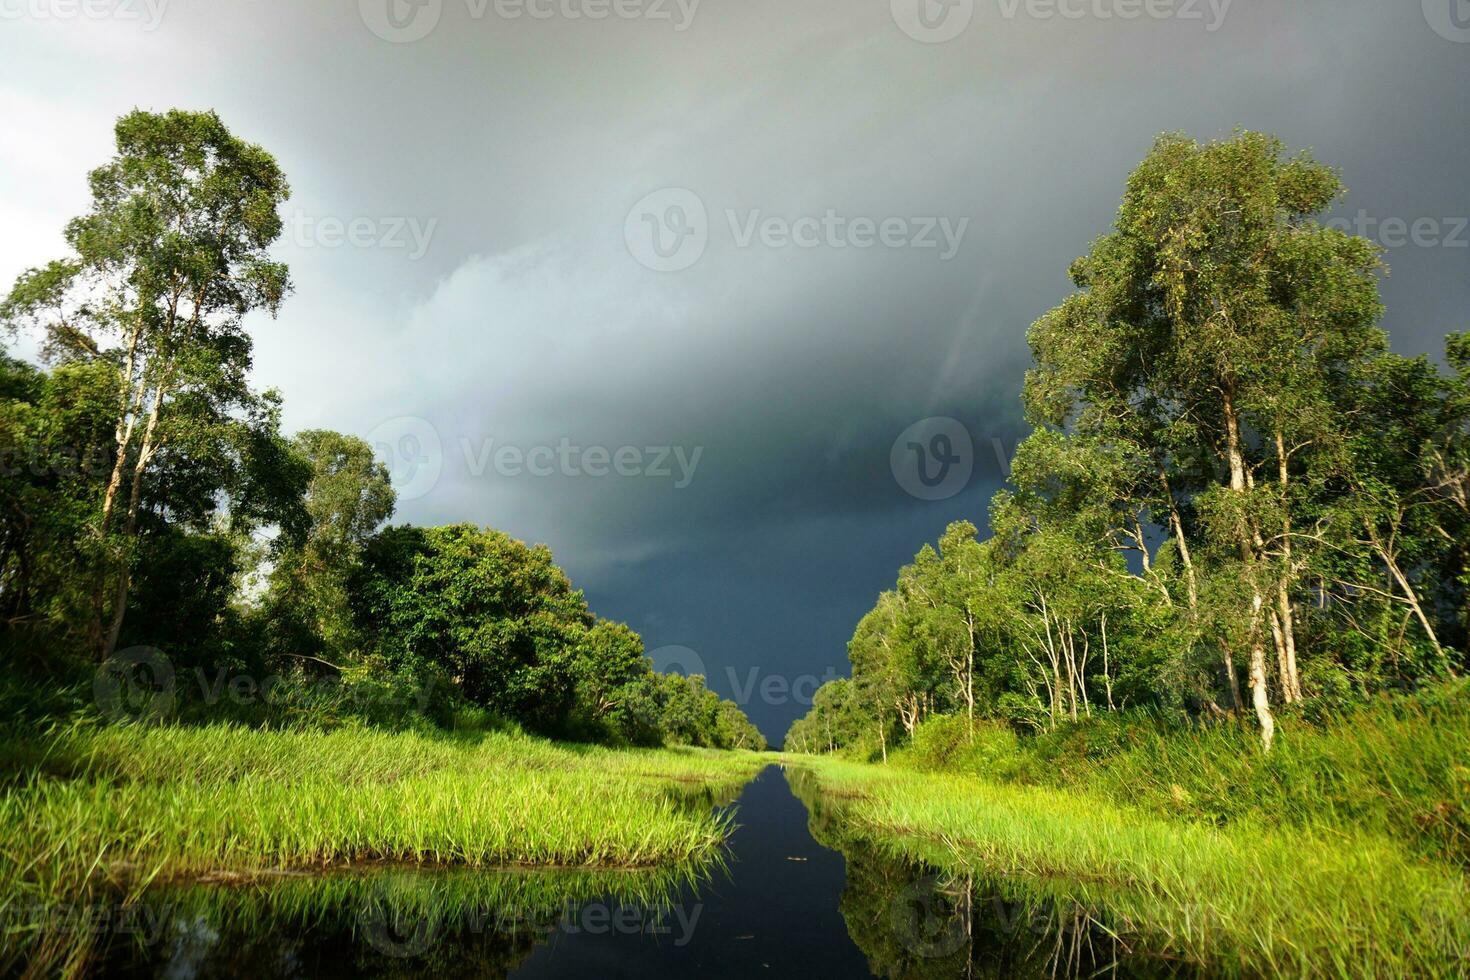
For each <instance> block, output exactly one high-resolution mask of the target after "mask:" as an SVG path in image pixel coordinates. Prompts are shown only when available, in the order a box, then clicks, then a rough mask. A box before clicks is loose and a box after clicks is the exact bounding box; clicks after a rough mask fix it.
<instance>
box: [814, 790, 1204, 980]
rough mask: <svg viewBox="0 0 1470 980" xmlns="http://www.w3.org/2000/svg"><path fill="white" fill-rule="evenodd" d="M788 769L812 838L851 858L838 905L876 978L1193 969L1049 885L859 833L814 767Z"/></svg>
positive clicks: (1150, 973)
mask: <svg viewBox="0 0 1470 980" xmlns="http://www.w3.org/2000/svg"><path fill="white" fill-rule="evenodd" d="M786 776H787V779H788V781H789V782H790V783H791V786H792V791H793V792H794V793H795V794H796V796H797V797H798V798H800V799H801V800H802V802H804V803H805V804H806V805H807V810H808V817H809V819H808V829H809V830H810V832H811V834H812V836H813V837H814V838H815V839H816V840H817V841H818V842H819V843H821V844H822V845H823V846H825V847H830V848H832V849H834V850H838V851H841V853H842V855H843V857H844V858H846V861H847V880H846V884H845V885H844V887H843V890H842V896H841V898H840V899H839V907H840V909H841V911H842V918H843V921H844V922H845V923H846V925H847V930H848V934H849V935H850V936H851V937H852V940H853V942H854V943H856V944H857V946H858V948H859V949H860V950H862V953H863V955H864V956H866V957H867V960H868V968H869V970H870V971H871V972H872V974H873V975H874V976H878V977H887V978H892V980H910V978H915V980H917V978H941V977H943V978H949V977H1038V978H1039V977H1046V978H1072V977H1094V976H1129V977H1172V976H1181V975H1188V974H1190V973H1191V972H1192V970H1191V968H1190V967H1188V966H1186V965H1185V964H1180V963H1177V962H1174V961H1171V960H1168V959H1166V958H1163V957H1160V956H1154V955H1150V954H1149V953H1148V952H1147V951H1146V950H1143V949H1141V948H1139V947H1137V946H1135V945H1133V944H1132V943H1130V942H1128V941H1125V940H1124V939H1123V938H1121V937H1119V936H1118V935H1115V934H1114V933H1113V932H1112V931H1111V930H1109V929H1108V927H1107V925H1106V924H1105V922H1104V920H1103V918H1102V917H1101V915H1100V914H1099V913H1096V912H1094V911H1092V910H1089V909H1086V908H1084V907H1082V906H1079V905H1077V904H1076V903H1074V902H1069V901H1066V900H1063V899H1059V898H1058V897H1057V896H1056V895H1054V894H1049V893H1048V890H1047V888H1046V885H1045V883H1041V882H1026V881H1021V880H1002V879H987V878H985V877H984V876H981V875H976V874H972V873H961V874H956V873H948V872H944V871H941V870H939V869H936V868H933V867H930V866H928V865H925V864H919V863H914V862H910V861H907V860H903V859H899V858H894V857H892V856H889V855H886V854H884V853H881V852H880V851H878V850H876V849H875V848H873V847H871V846H868V845H866V844H863V843H861V842H859V841H856V840H853V839H851V837H850V835H847V834H845V833H844V832H843V831H842V829H841V826H840V824H839V822H838V820H837V819H836V815H835V809H836V808H835V807H834V806H832V805H831V804H830V803H829V802H827V801H825V800H824V799H823V798H822V796H821V795H820V794H819V793H818V791H817V786H816V782H815V780H813V779H812V777H811V776H810V775H809V774H808V773H806V772H805V771H803V770H800V769H788V770H787V773H786ZM839 805H840V801H839Z"/></svg>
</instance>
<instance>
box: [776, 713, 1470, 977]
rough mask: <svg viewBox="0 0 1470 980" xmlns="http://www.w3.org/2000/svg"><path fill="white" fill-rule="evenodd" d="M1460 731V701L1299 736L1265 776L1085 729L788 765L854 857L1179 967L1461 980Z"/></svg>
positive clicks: (1288, 732)
mask: <svg viewBox="0 0 1470 980" xmlns="http://www.w3.org/2000/svg"><path fill="white" fill-rule="evenodd" d="M1465 712H1466V697H1465V689H1464V687H1463V686H1461V687H1454V688H1446V689H1445V690H1443V691H1440V692H1436V693H1435V694H1434V695H1433V696H1431V697H1428V698H1419V699H1414V700H1399V701H1395V702H1385V703H1382V704H1378V705H1375V706H1372V707H1369V708H1366V709H1363V710H1361V711H1358V712H1353V713H1349V714H1346V715H1343V716H1341V717H1339V718H1338V719H1336V720H1334V721H1331V722H1328V723H1326V724H1323V725H1312V724H1308V723H1306V722H1305V721H1303V722H1302V723H1301V724H1299V725H1288V726H1284V731H1283V733H1282V736H1281V738H1280V740H1279V741H1278V745H1277V749H1276V751H1275V752H1273V753H1272V754H1271V755H1270V756H1263V755H1262V754H1261V753H1260V752H1259V750H1257V749H1256V748H1255V747H1254V746H1253V745H1251V744H1249V742H1248V738H1249V736H1248V734H1247V735H1242V734H1240V733H1237V732H1235V731H1234V730H1233V729H1231V728H1228V727H1222V728H1218V729H1211V730H1198V731H1194V732H1187V733H1178V732H1174V733H1170V732H1166V731H1163V730H1161V729H1150V728H1146V727H1144V728H1139V727H1135V728H1133V729H1131V730H1128V729H1123V728H1113V729H1100V728H1097V727H1094V728H1091V729H1088V728H1086V727H1081V728H1078V729H1076V730H1073V731H1070V732H1066V733H1060V734H1058V735H1057V736H1054V737H1051V738H1048V739H1041V740H1034V741H1022V742H1020V743H1017V742H1016V741H1015V740H1014V739H1012V740H1010V742H1007V741H1006V739H1005V738H1004V737H1003V736H996V735H995V734H994V733H990V734H989V735H987V736H982V737H979V738H977V740H976V742H975V743H973V744H972V743H970V742H969V741H968V740H965V741H964V742H963V743H961V742H957V741H955V740H953V739H949V740H948V741H949V743H950V744H949V745H948V747H947V748H945V747H944V743H945V742H946V739H944V738H942V737H940V736H938V735H935V734H933V733H931V734H930V736H929V737H928V738H927V739H925V738H921V739H919V740H918V744H916V745H915V746H914V747H913V748H912V749H911V750H908V751H906V752H902V753H896V754H895V755H894V758H893V762H892V764H890V765H888V766H881V765H873V764H866V763H859V762H853V761H846V760H841V759H836V758H831V757H811V756H791V757H788V761H789V762H790V763H791V764H793V765H796V766H799V767H802V768H803V769H805V770H807V771H808V772H809V773H810V774H811V778H812V779H813V780H814V781H815V783H816V784H817V787H818V788H819V792H820V795H821V800H822V802H823V804H824V805H825V806H826V807H827V808H828V810H829V814H830V815H831V816H832V817H834V818H835V821H836V823H837V825H838V826H839V828H840V832H841V834H842V835H845V836H847V837H848V838H849V839H851V840H853V841H854V842H858V843H861V844H863V845H865V846H869V847H873V848H876V849H879V850H881V851H884V852H886V853H888V854H890V855H892V856H894V857H897V858H902V859H905V860H911V861H923V862H926V863H929V864H932V865H935V866H937V867H939V868H941V869H944V870H945V871H948V872H951V873H954V874H958V875H972V876H976V877H985V878H992V879H997V878H998V879H1003V880H1004V881H1005V882H1006V883H1007V886H1008V887H1013V888H1014V889H1017V890H1019V891H1022V892H1026V893H1029V894H1030V895H1031V896H1032V897H1033V898H1035V899H1036V900H1037V901H1038V902H1049V903H1053V904H1061V905H1063V906H1070V905H1075V906H1078V907H1081V908H1082V909H1085V910H1087V911H1088V912H1089V913H1090V914H1092V915H1094V916H1096V917H1097V919H1098V920H1099V921H1101V922H1102V923H1103V924H1104V925H1105V926H1106V927H1107V928H1108V929H1110V930H1112V931H1114V932H1116V933H1118V934H1119V935H1121V936H1124V937H1125V938H1129V939H1131V940H1134V941H1137V942H1138V943H1139V944H1140V945H1142V946H1143V947H1145V948H1147V949H1149V950H1151V951H1156V952H1158V953H1159V954H1161V955H1164V956H1169V957H1179V958H1183V959H1184V960H1187V961H1189V962H1192V963H1195V964H1199V965H1202V966H1206V967H1208V968H1209V969H1211V970H1218V971H1224V972H1228V973H1235V974H1242V975H1271V976H1282V975H1304V976H1306V975H1310V976H1363V975H1373V976H1464V975H1465V974H1466V973H1467V972H1470V959H1467V956H1470V883H1467V879H1466V877H1465V874H1464V863H1465V855H1466V851H1465V847H1464V844H1465V838H1464V824H1463V814H1464V809H1463V807H1464V803H1465V797H1464V795H1463V793H1464V790H1463V786H1462V781H1463V770H1462V769H1460V768H1458V767H1462V766H1464V765H1465V761H1464V760H1465V759H1466V758H1467V751H1470V724H1467V716H1466V714H1465ZM1237 742H1239V743H1240V744H1237Z"/></svg>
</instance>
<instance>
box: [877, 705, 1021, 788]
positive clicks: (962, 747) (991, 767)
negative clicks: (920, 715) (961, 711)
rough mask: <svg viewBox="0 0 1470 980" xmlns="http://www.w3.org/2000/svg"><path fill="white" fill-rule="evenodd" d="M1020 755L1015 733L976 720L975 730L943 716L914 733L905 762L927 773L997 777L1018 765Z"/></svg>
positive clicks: (957, 717) (961, 719)
mask: <svg viewBox="0 0 1470 980" xmlns="http://www.w3.org/2000/svg"><path fill="white" fill-rule="evenodd" d="M1019 751H1020V747H1019V742H1018V740H1017V738H1016V734H1015V732H1013V731H1011V730H1010V728H1008V727H1006V726H1005V725H1003V724H1001V723H999V722H994V721H988V720H984V719H977V720H976V721H975V722H974V724H973V727H972V725H971V724H970V723H969V720H968V719H967V718H965V717H964V716H963V715H940V716H935V717H932V718H929V719H927V720H926V721H924V722H923V723H922V724H920V725H919V726H918V728H916V729H914V737H913V740H912V741H911V742H910V744H909V746H908V748H907V750H906V751H905V752H904V755H903V761H905V762H906V763H907V764H908V765H911V766H913V767H914V768H916V769H921V770H926V771H945V772H963V773H969V774H972V775H990V776H995V775H1001V774H1003V773H1005V772H1007V771H1008V770H1009V768H1010V767H1012V766H1014V765H1015V760H1016V756H1017V754H1018V752H1019Z"/></svg>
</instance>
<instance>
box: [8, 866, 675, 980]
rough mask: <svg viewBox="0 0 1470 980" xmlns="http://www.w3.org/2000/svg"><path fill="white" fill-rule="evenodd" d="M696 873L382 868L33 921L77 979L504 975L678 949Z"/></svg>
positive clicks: (102, 905)
mask: <svg viewBox="0 0 1470 980" xmlns="http://www.w3.org/2000/svg"><path fill="white" fill-rule="evenodd" d="M702 874H703V873H702V872H693V871H688V870H685V871H679V872H670V871H665V872H621V871H600V872H582V871H491V872H484V871H479V872H474V871H451V870H443V871H426V870H418V869H413V870H408V869H402V870H399V869H380V870H373V871H362V870H358V871H352V872H344V873H338V874H328V875H311V876H306V875H292V876H276V877H273V878H268V879H261V878H252V879H239V880H233V881H215V882H208V883H200V884H193V885H188V886H182V885H180V886H161V887H155V888H152V889H150V890H149V891H147V892H146V893H145V894H144V895H143V897H142V898H141V899H140V900H138V901H134V902H130V903H127V904H125V905H124V904H109V903H106V902H94V903H91V904H88V905H86V906H74V907H71V908H70V909H68V910H66V911H65V912H64V913H63V911H62V910H59V909H56V908H51V909H48V910H46V913H45V915H46V921H43V922H39V923H32V924H31V925H32V926H33V927H36V928H41V929H44V930H46V931H47V933H48V938H50V939H51V941H52V942H53V943H56V944H58V945H61V944H70V945H71V949H72V953H71V956H70V957H69V958H71V959H72V960H73V963H74V964H76V965H77V966H78V967H80V968H81V969H82V970H83V971H85V972H89V973H92V974H101V973H104V972H105V973H106V974H107V975H109V976H139V977H141V976H166V977H181V978H182V977H201V978H204V977H241V976H249V977H300V976H315V977H360V976H371V977H411V976H422V975H426V974H427V975H470V976H484V977H504V976H507V975H509V974H510V973H511V972H512V971H513V970H515V969H516V968H517V967H518V966H520V965H521V963H523V962H524V961H525V960H526V958H527V957H529V956H530V955H531V953H532V952H533V950H534V949H535V947H536V945H537V944H538V943H542V942H545V941H546V940H547V938H548V937H550V936H551V935H553V934H556V933H561V934H566V935H577V934H583V933H585V934H591V935H598V934H616V935H637V936H644V937H649V936H651V937H656V938H658V939H660V940H661V941H667V942H670V943H677V942H680V941H686V942H687V936H688V935H689V934H690V933H691V932H692V930H693V928H694V926H695V925H696V924H697V915H698V910H697V908H690V907H688V906H686V905H684V904H680V903H679V902H676V901H675V899H676V897H677V896H680V895H687V894H691V893H693V892H694V891H695V890H696V887H697V885H698V882H699V879H700V878H701V876H702Z"/></svg>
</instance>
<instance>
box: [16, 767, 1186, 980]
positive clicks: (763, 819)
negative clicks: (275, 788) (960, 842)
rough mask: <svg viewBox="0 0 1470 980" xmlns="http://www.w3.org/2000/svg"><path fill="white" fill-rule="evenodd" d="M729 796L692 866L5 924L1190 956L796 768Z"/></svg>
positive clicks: (157, 905)
mask: <svg viewBox="0 0 1470 980" xmlns="http://www.w3.org/2000/svg"><path fill="white" fill-rule="evenodd" d="M686 802H687V801H686ZM693 802H694V804H695V805H700V806H718V805H720V804H723V803H728V802H729V800H728V797H727V796H725V795H723V794H722V795H721V796H720V797H719V798H715V797H710V798H708V799H705V798H700V799H698V800H695V801H693ZM838 803H839V804H840V803H841V801H838ZM739 808H740V809H739V822H738V825H737V826H736V827H735V830H734V834H733V836H732V837H731V839H730V847H729V853H728V856H727V862H722V863H719V864H714V865H710V866H706V867H704V868H701V869H687V868H686V869H683V870H664V871H640V872H621V871H566V870H535V871H533V870H520V871H516V870H505V871H471V870H447V869H446V870H425V869H407V868H393V867H385V868H378V869H363V868H358V869H354V870H350V871H339V872H336V873H331V874H317V875H302V874H295V875H276V876H273V877H268V878H262V877H238V876H220V877H218V878H216V879H215V880H213V881H208V882H198V883H194V884H190V885H155V886H154V887H152V888H150V889H148V890H146V891H144V892H143V893H142V895H141V897H139V898H137V899H136V900H134V901H131V902H127V903H113V904H108V903H106V902H101V901H98V902H92V903H89V904H79V905H77V906H70V907H67V908H65V909H62V908H56V907H51V908H48V909H45V910H42V911H41V912H40V913H38V915H37V916H36V917H35V918H34V919H33V920H31V921H19V920H17V919H15V918H14V917H12V919H11V921H9V922H6V923H3V925H4V927H5V932H6V934H7V935H10V936H14V935H15V934H16V933H17V932H18V931H23V930H29V931H31V932H32V933H33V935H37V936H42V937H43V938H44V942H43V943H42V944H41V948H42V954H41V956H40V958H39V960H37V961H33V962H32V966H33V967H36V966H37V964H38V963H43V964H45V967H44V972H57V973H64V974H68V975H81V974H87V973H91V974H94V975H100V974H103V973H105V974H107V975H109V976H130V977H144V976H158V977H178V978H185V977H202V978H207V977H238V976H246V977H252V978H254V977H361V976H367V977H413V976H426V975H427V976H481V977H505V976H508V975H511V974H515V975H516V976H518V977H522V976H523V977H529V978H539V977H560V976H636V977H639V978H640V980H649V978H657V977H688V976H699V977H701V978H710V977H722V976H728V977H741V978H743V977H748V976H753V975H760V976H771V977H784V976H797V977H816V976H823V977H825V976H862V975H865V974H867V973H871V974H873V975H875V976H881V977H889V978H895V980H898V978H931V977H932V978H938V977H1049V978H1051V977H1066V978H1071V977H1084V976H1099V975H1102V976H1149V977H1153V976H1171V975H1178V974H1179V973H1180V972H1184V967H1182V966H1180V965H1178V964H1175V963H1172V962H1170V961H1168V960H1166V959H1163V958H1161V957H1158V956H1151V955H1148V954H1147V951H1146V950H1143V949H1140V948H1137V947H1135V946H1133V945H1130V942H1125V941H1124V939H1121V938H1119V937H1118V936H1115V935H1114V934H1113V933H1112V932H1110V931H1109V929H1108V928H1107V927H1106V925H1105V922H1106V916H1105V915H1104V914H1103V913H1102V912H1101V911H1098V912H1093V911H1089V910H1088V909H1085V908H1083V907H1081V906H1079V905H1078V904H1076V903H1075V902H1073V901H1070V900H1068V899H1067V898H1066V897H1065V890H1064V889H1063V888H1062V887H1060V886H1059V885H1055V884H1050V883H1048V882H1045V881H1036V880H1030V879H1021V878H1015V879H995V880H992V879H987V878H985V877H983V876H981V875H977V874H953V873H945V872H943V871H940V870H937V869H935V868H932V867H928V866H925V865H921V864H914V863H912V862H909V861H907V860H900V859H895V858H894V857H892V856H891V855H888V854H885V853H881V852H880V851H878V850H875V849H874V848H872V847H870V846H867V845H864V844H863V843H861V842H858V841H855V840H852V839H850V837H849V836H845V835H844V833H843V831H842V828H841V824H840V823H839V822H838V821H837V820H836V819H834V812H833V810H832V808H831V807H830V806H829V805H828V804H827V803H826V802H824V800H823V798H822V797H821V796H820V795H818V793H817V787H816V785H815V782H814V781H812V780H811V778H810V776H809V775H807V774H806V773H804V772H803V771H801V770H788V771H787V772H786V774H785V778H782V776H781V774H779V773H778V772H777V771H775V769H774V768H772V769H770V770H767V771H766V772H765V773H762V774H761V775H760V776H759V777H758V778H756V779H755V780H753V781H752V782H751V783H749V784H747V785H746V786H745V787H744V788H743V790H742V791H741V795H740V800H739ZM1120 931H1122V932H1124V933H1125V935H1126V934H1127V931H1126V930H1120ZM51 967H55V969H54V970H53V969H51ZM0 972H3V971H0ZM37 972H38V973H39V972H43V970H41V969H38V970H37Z"/></svg>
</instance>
